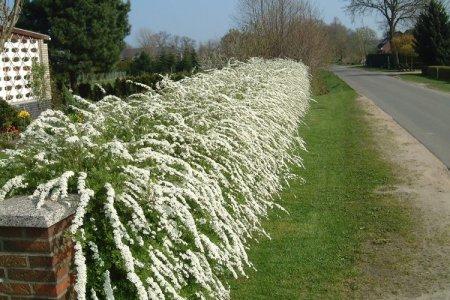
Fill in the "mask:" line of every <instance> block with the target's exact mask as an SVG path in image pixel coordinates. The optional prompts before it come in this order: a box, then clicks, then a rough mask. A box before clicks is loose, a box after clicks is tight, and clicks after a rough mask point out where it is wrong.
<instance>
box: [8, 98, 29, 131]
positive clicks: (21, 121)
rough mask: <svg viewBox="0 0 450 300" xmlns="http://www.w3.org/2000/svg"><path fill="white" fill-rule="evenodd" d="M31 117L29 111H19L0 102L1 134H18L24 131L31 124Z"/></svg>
mask: <svg viewBox="0 0 450 300" xmlns="http://www.w3.org/2000/svg"><path fill="white" fill-rule="evenodd" d="M30 121H31V117H30V114H29V113H28V112H27V111H24V110H22V111H19V110H18V109H16V108H15V107H13V106H11V105H9V104H8V103H7V102H6V101H4V100H0V132H16V131H17V132H18V131H22V130H24V129H25V128H26V127H27V126H28V124H30Z"/></svg>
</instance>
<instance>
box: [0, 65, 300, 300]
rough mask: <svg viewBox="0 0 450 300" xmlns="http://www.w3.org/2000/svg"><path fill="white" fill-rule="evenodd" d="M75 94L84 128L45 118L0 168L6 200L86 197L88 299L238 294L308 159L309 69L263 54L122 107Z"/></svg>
mask: <svg viewBox="0 0 450 300" xmlns="http://www.w3.org/2000/svg"><path fill="white" fill-rule="evenodd" d="M76 99H77V105H76V107H73V109H74V110H75V111H76V112H77V113H78V115H79V116H78V117H77V118H76V119H77V121H76V122H74V121H71V119H69V117H67V116H66V115H64V114H63V113H61V112H59V111H46V112H45V113H43V114H42V116H41V117H40V118H39V119H37V120H36V121H34V122H33V123H32V124H31V125H30V126H29V127H28V129H27V130H26V132H25V133H24V134H23V136H22V138H21V141H20V146H19V148H18V149H19V150H14V151H8V153H7V154H8V158H7V159H4V160H1V161H0V166H1V167H2V170H4V172H3V174H2V175H0V186H2V187H3V188H2V189H1V190H0V199H4V198H5V197H7V196H11V195H14V194H27V193H28V194H32V197H33V199H35V201H36V206H37V208H40V207H41V206H42V205H45V202H46V201H64V198H66V197H67V196H68V195H69V194H73V193H78V194H79V196H80V197H79V199H80V200H79V203H78V208H77V211H76V214H75V218H74V221H73V224H72V227H71V233H72V234H73V236H74V239H75V241H76V245H75V250H76V251H75V267H76V271H77V274H78V276H77V282H76V286H75V289H76V291H77V294H78V297H79V299H85V298H92V299H97V298H106V299H114V298H117V299H132V298H137V299H164V298H170V299H171V298H177V299H182V298H211V297H212V298H217V299H227V298H229V291H228V287H227V285H226V283H225V279H226V278H229V276H234V277H238V276H245V270H246V268H248V267H251V262H250V261H249V259H248V257H247V253H246V245H247V244H248V241H249V240H250V239H252V238H256V237H258V236H261V235H266V233H265V231H264V229H263V228H262V227H261V223H260V219H261V218H263V217H265V216H266V215H267V212H268V210H269V209H271V208H273V207H277V205H276V204H275V203H274V202H273V201H274V197H275V195H276V194H277V192H279V191H280V189H281V188H282V184H283V182H284V180H287V179H289V177H290V174H289V165H290V164H292V163H294V164H301V163H302V161H301V158H300V157H297V156H295V155H293V153H295V151H292V148H293V147H303V141H302V139H301V138H300V137H299V136H298V131H297V128H298V124H299V122H300V121H301V119H302V117H303V116H304V114H305V112H306V110H307V108H308V101H309V80H308V71H307V68H306V67H305V66H304V65H303V64H301V63H297V62H294V61H290V60H271V61H267V60H262V59H253V60H250V61H249V62H248V63H234V64H233V65H231V66H229V67H227V68H224V69H222V70H215V71H211V72H209V73H203V74H197V75H195V76H193V77H192V78H188V79H184V80H182V81H180V82H173V81H170V80H169V79H165V80H163V82H162V84H161V86H160V88H159V89H158V90H157V91H155V90H151V89H148V92H146V93H144V94H138V95H132V96H130V97H128V98H126V99H124V100H122V99H119V98H117V97H113V96H107V97H105V98H104V99H103V100H102V101H100V102H98V103H95V104H93V103H90V102H88V101H86V100H84V99H81V98H80V97H76Z"/></svg>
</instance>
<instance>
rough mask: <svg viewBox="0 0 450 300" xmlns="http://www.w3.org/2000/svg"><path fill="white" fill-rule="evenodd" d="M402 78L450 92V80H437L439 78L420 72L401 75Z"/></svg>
mask: <svg viewBox="0 0 450 300" xmlns="http://www.w3.org/2000/svg"><path fill="white" fill-rule="evenodd" d="M400 78H401V79H403V80H406V81H411V82H415V83H421V84H425V85H426V86H427V87H429V88H432V89H435V90H440V91H443V92H450V82H447V81H443V80H437V79H431V78H428V77H425V76H422V75H420V74H418V75H408V74H405V75H400Z"/></svg>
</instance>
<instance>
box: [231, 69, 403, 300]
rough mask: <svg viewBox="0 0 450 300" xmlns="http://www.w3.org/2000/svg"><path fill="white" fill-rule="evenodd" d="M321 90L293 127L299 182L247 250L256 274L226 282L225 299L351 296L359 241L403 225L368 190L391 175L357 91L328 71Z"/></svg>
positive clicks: (394, 207)
mask: <svg viewBox="0 0 450 300" xmlns="http://www.w3.org/2000/svg"><path fill="white" fill-rule="evenodd" d="M321 77H322V79H323V80H324V81H325V84H326V86H327V87H328V91H329V92H328V93H327V94H325V95H322V96H318V97H316V98H315V100H316V101H317V102H314V103H312V107H311V110H310V112H309V114H308V117H307V118H306V125H302V126H300V128H299V130H300V133H301V134H302V136H304V137H305V140H306V142H307V148H308V152H307V153H301V155H302V157H304V164H305V166H306V169H303V168H300V167H293V168H294V172H295V173H296V174H297V175H299V176H301V177H303V178H304V180H305V181H306V182H303V181H302V180H294V181H292V182H291V183H290V186H289V187H286V189H285V190H284V192H283V193H282V194H281V199H280V204H281V205H283V207H284V208H286V209H287V210H288V211H289V215H286V214H283V213H280V212H274V213H273V214H272V215H271V216H269V218H268V220H266V221H265V222H264V223H265V224H264V226H265V228H266V229H267V230H268V232H269V234H270V236H271V240H268V239H261V240H260V241H259V243H254V244H253V245H251V247H250V253H249V255H250V259H251V261H252V262H253V263H254V266H255V268H256V269H257V271H253V270H250V271H249V272H248V275H249V278H244V279H239V280H233V281H232V282H231V283H230V284H231V296H232V299H311V298H315V299H317V298H324V299H325V298H326V299H328V298H344V297H349V296H351V295H354V294H355V293H356V289H359V288H360V282H358V279H357V278H358V275H359V273H360V272H359V268H358V264H359V258H360V257H361V256H362V253H363V247H364V245H365V244H367V243H369V244H370V243H371V242H372V241H373V242H376V241H377V240H379V239H383V237H385V236H387V235H389V234H393V233H399V232H401V231H402V230H404V229H405V228H406V227H408V222H409V219H407V217H405V214H404V211H403V209H402V207H401V206H400V205H399V204H398V202H397V201H392V199H387V198H386V196H381V195H379V194H377V193H375V192H374V191H375V189H377V188H379V187H381V186H388V185H390V184H392V183H393V181H394V178H393V175H392V172H391V168H390V166H389V165H388V164H387V163H385V162H384V161H382V160H381V158H380V156H379V153H377V151H376V149H375V145H374V141H373V137H372V136H371V133H370V130H369V128H368V125H367V124H366V123H365V120H364V113H363V111H362V110H361V109H360V108H359V107H358V104H357V102H356V97H357V94H356V93H355V92H354V91H353V90H352V89H351V88H350V87H349V86H348V85H346V84H345V83H344V82H343V81H341V80H340V79H338V78H337V77H336V76H335V75H333V74H332V73H330V72H322V73H321Z"/></svg>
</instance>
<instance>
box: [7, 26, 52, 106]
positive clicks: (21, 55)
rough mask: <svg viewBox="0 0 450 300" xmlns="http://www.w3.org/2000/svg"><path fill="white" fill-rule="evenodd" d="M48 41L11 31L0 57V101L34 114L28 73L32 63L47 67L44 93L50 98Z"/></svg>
mask: <svg viewBox="0 0 450 300" xmlns="http://www.w3.org/2000/svg"><path fill="white" fill-rule="evenodd" d="M49 40H50V37H49V36H48V35H45V34H40V33H37V32H33V31H28V30H23V29H19V28H14V29H13V31H12V36H11V38H10V39H9V40H8V41H7V42H6V43H5V49H4V51H3V53H1V54H0V55H1V59H0V70H1V72H0V99H2V100H5V101H6V102H8V103H9V104H12V105H14V106H18V107H23V108H25V109H27V110H29V111H30V112H31V113H32V114H37V111H36V110H37V109H38V105H37V99H35V97H34V96H33V92H32V89H31V74H32V73H31V69H32V66H33V62H36V63H40V64H43V65H44V66H45V67H46V74H45V75H46V77H47V78H48V80H47V82H48V88H47V92H48V97H49V98H50V97H51V91H50V71H49V70H50V69H49V59H48V46H47V44H46V42H48V41H49Z"/></svg>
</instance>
